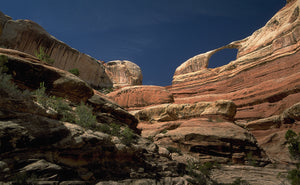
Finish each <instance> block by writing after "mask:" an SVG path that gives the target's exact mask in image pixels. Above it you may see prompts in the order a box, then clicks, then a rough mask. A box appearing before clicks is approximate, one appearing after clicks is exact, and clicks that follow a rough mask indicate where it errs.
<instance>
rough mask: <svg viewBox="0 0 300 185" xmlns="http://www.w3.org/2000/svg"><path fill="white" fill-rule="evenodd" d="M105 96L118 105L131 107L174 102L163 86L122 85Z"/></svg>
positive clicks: (136, 107) (137, 107)
mask: <svg viewBox="0 0 300 185" xmlns="http://www.w3.org/2000/svg"><path fill="white" fill-rule="evenodd" d="M107 96H108V97H110V98H111V99H112V100H114V101H115V102H117V103H118V104H119V105H121V106H123V107H125V108H131V109H140V108H141V107H146V106H149V105H156V104H163V103H172V102H174V99H173V95H172V94H171V93H170V92H169V91H168V90H167V89H166V88H165V87H160V86H152V85H151V86H146V85H144V86H131V87H124V88H121V89H119V90H117V91H114V92H112V93H109V94H108V95H107Z"/></svg>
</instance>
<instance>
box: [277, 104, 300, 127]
mask: <svg viewBox="0 0 300 185" xmlns="http://www.w3.org/2000/svg"><path fill="white" fill-rule="evenodd" d="M281 118H282V122H283V123H294V122H295V121H300V103H296V104H295V105H293V106H291V107H290V108H288V109H287V110H285V111H284V112H283V113H282V116H281Z"/></svg>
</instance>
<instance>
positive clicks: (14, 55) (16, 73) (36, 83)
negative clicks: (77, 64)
mask: <svg viewBox="0 0 300 185" xmlns="http://www.w3.org/2000/svg"><path fill="white" fill-rule="evenodd" d="M0 55H4V56H8V63H7V64H6V66H7V67H8V69H9V72H10V73H11V74H12V77H13V79H14V80H15V81H16V82H17V83H18V84H19V85H20V87H26V88H29V89H37V88H39V87H40V83H42V82H44V85H45V87H46V89H47V91H48V92H49V93H50V94H52V95H55V96H58V97H64V98H67V99H70V100H71V101H74V102H81V101H83V102H85V101H87V99H89V98H90V97H91V96H92V95H93V90H92V88H91V87H90V86H89V85H88V84H87V83H86V82H84V81H83V80H81V79H80V78H78V77H76V76H75V75H73V74H71V73H68V72H66V71H64V70H60V69H57V68H54V67H52V66H49V65H47V64H45V63H42V62H40V61H39V60H37V59H36V58H34V57H32V56H30V55H26V54H25V53H22V52H18V51H15V50H10V49H0Z"/></svg>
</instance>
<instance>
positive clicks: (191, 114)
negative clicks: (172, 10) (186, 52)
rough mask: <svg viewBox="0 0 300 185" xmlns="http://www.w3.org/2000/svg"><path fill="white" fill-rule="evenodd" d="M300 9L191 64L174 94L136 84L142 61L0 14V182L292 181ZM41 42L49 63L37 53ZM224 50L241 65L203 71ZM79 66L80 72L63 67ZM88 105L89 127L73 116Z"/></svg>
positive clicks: (177, 76)
mask: <svg viewBox="0 0 300 185" xmlns="http://www.w3.org/2000/svg"><path fill="white" fill-rule="evenodd" d="M299 8H300V0H292V1H287V4H286V6H285V7H283V8H282V9H281V10H280V11H279V12H278V13H277V14H276V15H274V17H273V18H272V19H271V20H270V21H268V22H267V24H266V25H265V26H264V27H262V28H261V29H259V30H257V31H256V32H254V33H253V34H252V35H251V36H249V37H247V38H245V39H243V40H240V41H234V42H232V43H230V44H228V45H226V46H223V47H220V48H218V49H215V50H212V51H209V52H207V53H204V54H200V55H197V56H195V57H192V58H191V59H189V60H187V61H186V62H184V63H183V64H182V65H180V66H179V67H178V68H177V69H176V71H175V73H174V77H173V84H172V85H171V86H168V87H159V86H144V85H141V83H142V72H141V70H140V68H139V67H138V66H137V65H136V64H134V63H132V62H130V61H111V62H108V63H103V62H100V61H97V60H96V59H93V58H92V57H90V56H87V55H85V54H82V53H79V52H78V51H76V50H75V49H73V48H70V47H69V46H67V45H66V44H64V43H63V42H61V41H58V40H57V39H55V38H54V37H52V36H51V35H49V34H48V33H47V32H46V31H45V30H44V29H42V28H41V27H40V26H39V25H37V24H36V23H34V22H32V21H28V20H17V21H14V20H12V19H11V18H10V17H8V16H5V15H3V14H0V24H1V25H0V26H1V31H0V45H1V46H2V47H4V48H6V49H4V48H1V49H0V55H2V56H5V57H2V58H1V61H0V69H1V75H0V77H1V79H2V80H1V82H0V95H1V99H0V181H1V182H3V183H7V184H18V183H19V184H26V183H27V184H28V183H29V184H30V183H33V184H99V185H100V184H237V183H239V184H255V185H262V184H268V185H279V184H289V182H288V180H287V179H286V175H287V172H288V170H290V169H293V168H294V163H295V162H296V161H295V160H292V159H291V158H290V155H289V153H288V149H287V143H286V141H285V138H284V136H285V133H286V131H287V130H288V129H293V130H294V131H296V132H299V131H300V127H299V122H300V103H299V100H300V72H299V71H300V62H299V61H300V60H299V59H300V54H299V49H300V27H299ZM41 46H42V47H44V48H46V51H45V52H46V53H47V54H48V55H49V56H50V57H51V58H52V59H54V63H52V64H49V63H47V62H45V61H42V60H40V59H38V58H36V57H35V56H33V55H34V52H35V51H37V50H38V49H39V48H40V47H41ZM226 48H236V49H238V55H237V59H236V60H234V61H231V62H230V63H229V64H227V65H225V66H222V67H218V68H214V69H210V68H207V66H208V63H209V58H210V57H211V56H212V55H213V54H214V53H216V52H218V51H220V50H222V49H226ZM75 68H76V69H78V70H79V72H80V73H79V74H78V75H77V76H78V77H77V76H75V75H73V74H71V73H69V72H67V71H68V70H70V69H75ZM8 75H10V77H8ZM12 82H13V83H12ZM41 83H42V84H43V86H41ZM13 84H15V85H13ZM16 85H17V86H16ZM123 86H126V87H123ZM92 87H94V88H97V89H99V88H100V89H101V88H102V89H103V87H106V88H109V90H110V88H112V87H114V88H115V89H114V91H113V92H111V93H109V94H107V95H104V94H102V93H100V92H99V91H97V90H95V89H93V88H92ZM42 88H44V90H45V95H44V96H46V100H45V101H46V103H43V102H42V101H41V97H40V96H41V93H40V94H39V93H37V92H41V89H42ZM29 92H30V93H29ZM44 96H43V97H44ZM53 96H55V97H56V98H54V97H53ZM59 97H60V98H62V99H59ZM42 100H43V98H42ZM47 102H48V103H47ZM49 102H50V103H49ZM53 102H54V103H53ZM55 103H56V104H59V106H58V105H56V104H55ZM53 104H55V106H53ZM81 106H87V107H89V108H87V109H86V111H87V110H90V111H91V112H90V113H88V111H87V112H85V113H84V114H83V115H90V116H86V117H87V118H86V120H89V121H83V122H81V121H78V120H80V119H79V118H80V112H78V110H79V108H78V107H81ZM58 107H59V108H58ZM93 119H95V121H92V120H93ZM91 122H93V123H91ZM87 123H91V124H87ZM202 164H215V165H214V166H213V167H212V168H209V170H206V171H205V170H203V166H204V165H203V166H201V165H202ZM207 169H208V168H207Z"/></svg>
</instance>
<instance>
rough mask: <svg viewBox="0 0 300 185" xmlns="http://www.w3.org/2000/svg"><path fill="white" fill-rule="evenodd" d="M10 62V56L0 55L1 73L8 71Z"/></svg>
mask: <svg viewBox="0 0 300 185" xmlns="http://www.w3.org/2000/svg"><path fill="white" fill-rule="evenodd" d="M7 62H8V57H7V56H5V55H0V73H7V72H8V68H7V66H6V64H7Z"/></svg>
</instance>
